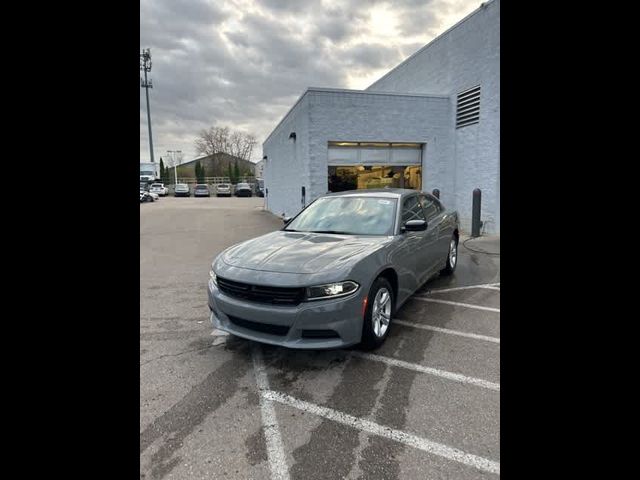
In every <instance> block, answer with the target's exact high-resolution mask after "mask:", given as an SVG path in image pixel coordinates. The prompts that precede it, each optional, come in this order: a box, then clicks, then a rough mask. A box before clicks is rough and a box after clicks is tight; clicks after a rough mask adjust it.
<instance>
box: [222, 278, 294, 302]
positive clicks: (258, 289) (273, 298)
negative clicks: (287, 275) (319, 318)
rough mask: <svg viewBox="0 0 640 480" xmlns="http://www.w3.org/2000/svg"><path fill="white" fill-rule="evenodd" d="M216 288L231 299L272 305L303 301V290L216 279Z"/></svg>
mask: <svg viewBox="0 0 640 480" xmlns="http://www.w3.org/2000/svg"><path fill="white" fill-rule="evenodd" d="M217 281H218V288H220V290H221V291H222V292H223V293H226V294H227V295H229V296H231V297H236V298H241V299H243V300H249V301H251V302H259V303H270V304H272V305H298V304H299V303H300V302H302V300H303V299H304V293H305V289H304V288H285V287H265V286H262V285H252V284H249V283H242V282H235V281H233V280H227V279H226V278H220V277H217Z"/></svg>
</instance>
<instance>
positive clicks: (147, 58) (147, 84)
mask: <svg viewBox="0 0 640 480" xmlns="http://www.w3.org/2000/svg"><path fill="white" fill-rule="evenodd" d="M140 70H141V71H144V79H142V78H140V87H141V88H144V89H145V92H146V94H147V124H148V125H149V152H150V153H151V163H153V162H154V159H153V137H152V136H151V110H150V107H149V89H150V88H153V82H152V81H151V79H150V78H149V79H148V78H147V73H148V72H150V71H151V50H150V49H149V48H147V49H146V50H142V53H141V54H140Z"/></svg>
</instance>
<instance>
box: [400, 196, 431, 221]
mask: <svg viewBox="0 0 640 480" xmlns="http://www.w3.org/2000/svg"><path fill="white" fill-rule="evenodd" d="M409 220H426V219H425V217H424V212H423V211H422V207H421V206H420V203H419V202H418V196H417V195H412V196H411V197H409V198H407V199H406V200H405V201H404V203H403V204H402V223H403V224H404V223H406V222H408V221H409Z"/></svg>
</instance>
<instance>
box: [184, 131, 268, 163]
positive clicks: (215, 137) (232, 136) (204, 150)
mask: <svg viewBox="0 0 640 480" xmlns="http://www.w3.org/2000/svg"><path fill="white" fill-rule="evenodd" d="M194 143H195V147H196V152H197V153H199V154H202V155H213V154H215V153H227V154H229V155H233V156H234V157H238V158H241V159H242V160H247V161H250V160H251V155H252V154H253V149H254V147H255V146H256V144H257V143H258V142H257V141H256V138H255V137H254V136H253V135H252V134H250V133H243V132H232V131H230V130H229V127H210V128H209V129H204V130H201V131H200V133H199V134H198V137H197V138H196V140H195V142H194Z"/></svg>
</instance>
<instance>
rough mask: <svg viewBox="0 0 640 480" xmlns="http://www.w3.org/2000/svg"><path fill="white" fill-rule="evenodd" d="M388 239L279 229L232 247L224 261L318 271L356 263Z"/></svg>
mask: <svg viewBox="0 0 640 480" xmlns="http://www.w3.org/2000/svg"><path fill="white" fill-rule="evenodd" d="M388 241H389V237H377V236H376V237H366V236H353V235H333V234H324V233H305V232H285V231H277V232H273V233H268V234H267V235H263V236H261V237H258V238H254V239H253V240H248V241H246V242H243V243H240V244H238V245H235V246H233V247H231V248H229V249H228V250H226V251H225V252H224V253H223V255H222V261H224V262H225V263H226V264H228V265H233V266H235V267H240V268H249V269H253V270H262V271H269V272H281V273H317V272H321V271H324V270H331V269H337V268H341V267H344V266H346V265H348V264H349V263H352V264H353V263H355V262H356V261H358V260H359V259H361V258H362V257H364V256H366V255H369V254H371V253H373V252H374V251H375V250H377V249H378V248H380V247H381V246H382V245H384V244H385V243H387V242H388Z"/></svg>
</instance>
